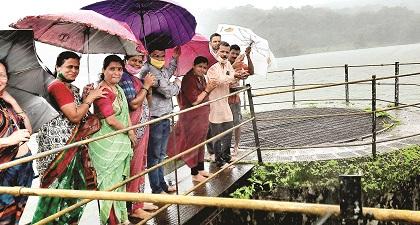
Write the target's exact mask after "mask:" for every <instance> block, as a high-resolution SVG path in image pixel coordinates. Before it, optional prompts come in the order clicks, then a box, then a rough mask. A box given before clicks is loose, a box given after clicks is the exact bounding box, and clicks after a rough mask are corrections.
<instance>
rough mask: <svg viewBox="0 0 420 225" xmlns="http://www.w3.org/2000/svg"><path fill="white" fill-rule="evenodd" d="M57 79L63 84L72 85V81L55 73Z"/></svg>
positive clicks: (61, 74)
mask: <svg viewBox="0 0 420 225" xmlns="http://www.w3.org/2000/svg"><path fill="white" fill-rule="evenodd" d="M57 78H58V79H59V80H61V81H63V82H65V83H72V82H73V81H74V80H68V79H67V78H65V77H64V74H63V73H61V72H59V73H57Z"/></svg>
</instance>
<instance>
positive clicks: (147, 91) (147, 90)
mask: <svg viewBox="0 0 420 225" xmlns="http://www.w3.org/2000/svg"><path fill="white" fill-rule="evenodd" d="M141 89H142V90H143V89H144V90H146V93H147V94H149V89H147V88H145V87H141Z"/></svg>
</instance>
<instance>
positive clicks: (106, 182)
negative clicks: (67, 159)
mask: <svg viewBox="0 0 420 225" xmlns="http://www.w3.org/2000/svg"><path fill="white" fill-rule="evenodd" d="M123 68H124V62H123V60H122V59H121V58H120V57H119V56H117V55H109V56H107V57H106V58H105V59H104V64H103V68H102V74H101V81H100V83H99V86H100V87H104V88H105V89H104V90H105V91H107V94H105V97H104V98H101V99H97V100H95V101H94V106H95V112H97V113H98V114H100V116H101V118H103V119H101V125H102V126H101V129H100V130H99V131H98V132H97V133H95V134H94V135H93V136H92V137H98V136H101V135H105V134H107V133H110V132H113V131H116V130H120V129H124V128H126V127H128V126H131V121H130V115H129V110H128V103H127V99H126V97H125V95H124V91H123V90H122V89H121V87H120V86H118V82H119V81H120V79H121V76H122V73H123ZM136 140H137V139H136V136H135V134H134V131H133V130H130V131H129V132H127V133H122V134H117V135H114V136H111V137H108V138H105V139H101V140H98V141H95V142H92V143H90V144H89V155H90V158H91V160H92V164H93V166H94V168H95V170H96V173H97V181H98V189H99V190H100V191H104V190H106V189H109V188H110V187H112V186H114V185H115V184H117V183H119V182H121V181H122V180H124V179H125V178H127V177H129V175H130V161H131V157H132V155H133V149H132V144H133V145H135V142H136ZM116 191H119V192H124V191H125V185H124V186H122V187H120V188H118V189H117V190H116ZM99 215H100V220H101V224H120V223H127V222H128V214H127V207H126V202H122V201H100V212H99Z"/></svg>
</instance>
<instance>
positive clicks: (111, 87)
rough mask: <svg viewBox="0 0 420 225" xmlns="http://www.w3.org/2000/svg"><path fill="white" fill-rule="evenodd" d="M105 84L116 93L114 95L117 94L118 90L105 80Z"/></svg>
mask: <svg viewBox="0 0 420 225" xmlns="http://www.w3.org/2000/svg"><path fill="white" fill-rule="evenodd" d="M104 83H105V84H106V86H108V87H109V88H110V89H111V91H112V92H113V93H114V94H116V93H117V89H116V88H115V87H114V86H111V85H110V84H109V83H108V82H106V81H105V80H104Z"/></svg>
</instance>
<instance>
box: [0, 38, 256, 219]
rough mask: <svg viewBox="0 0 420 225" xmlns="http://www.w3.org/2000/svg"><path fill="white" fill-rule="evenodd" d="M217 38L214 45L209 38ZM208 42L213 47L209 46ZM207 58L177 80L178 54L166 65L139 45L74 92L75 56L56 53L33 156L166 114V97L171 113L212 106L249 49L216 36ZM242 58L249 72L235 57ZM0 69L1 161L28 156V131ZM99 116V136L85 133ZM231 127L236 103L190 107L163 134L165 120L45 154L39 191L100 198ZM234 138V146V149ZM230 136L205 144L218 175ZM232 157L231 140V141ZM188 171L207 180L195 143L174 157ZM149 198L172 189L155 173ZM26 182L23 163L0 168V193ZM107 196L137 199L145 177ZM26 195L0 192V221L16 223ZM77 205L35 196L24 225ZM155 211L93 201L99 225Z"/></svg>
mask: <svg viewBox="0 0 420 225" xmlns="http://www.w3.org/2000/svg"><path fill="white" fill-rule="evenodd" d="M216 39H217V40H216ZM213 42H218V43H215V44H213ZM209 46H210V48H209V51H211V53H212V54H214V56H215V58H216V59H217V61H218V62H217V63H215V64H214V65H209V60H208V59H207V58H206V57H203V56H198V57H196V58H195V60H194V63H193V65H192V68H191V70H190V71H189V72H188V73H187V74H186V75H185V76H183V78H182V81H181V80H180V79H178V78H175V80H174V81H170V80H171V77H172V76H173V75H174V73H175V71H176V68H177V62H178V58H179V56H180V54H181V50H180V48H179V47H177V48H175V50H174V54H173V57H172V60H171V61H170V62H169V65H168V66H165V49H161V48H159V46H158V45H156V46H148V47H149V49H148V56H146V55H145V54H144V53H141V52H139V53H138V54H136V55H126V56H125V58H124V59H121V58H120V57H119V56H117V55H109V56H107V57H106V58H105V59H104V61H103V67H102V73H101V74H100V80H99V83H98V85H96V87H95V86H94V85H93V84H88V85H86V86H85V87H84V88H83V91H82V93H81V95H80V91H79V89H78V88H77V87H76V86H75V85H73V84H72V82H73V81H75V80H76V78H77V76H78V74H79V66H80V57H79V55H77V54H76V53H74V52H70V51H65V52H62V53H60V54H59V55H58V57H57V61H56V65H55V73H54V76H55V77H56V79H55V80H54V81H53V82H52V83H51V84H50V85H49V86H48V93H49V95H50V101H51V104H52V105H53V106H54V107H55V108H56V109H57V111H58V112H59V116H57V117H56V118H54V119H53V120H51V121H50V122H48V123H46V124H44V125H42V127H41V128H40V129H39V131H38V134H37V142H38V152H39V153H40V152H44V151H49V150H51V149H54V148H58V147H62V146H64V145H68V144H71V143H74V142H77V141H80V140H83V139H87V138H90V137H92V138H94V137H99V136H103V135H105V134H108V133H110V132H113V131H116V130H121V129H125V128H128V127H130V126H132V125H135V124H141V123H145V122H147V121H148V120H150V119H155V118H159V117H162V116H164V115H167V114H170V113H171V112H172V111H173V103H172V97H173V96H177V99H178V105H179V107H180V109H181V110H182V109H186V108H189V107H192V106H195V105H198V104H200V103H203V102H206V101H211V100H214V99H217V98H220V97H222V96H225V95H228V94H229V93H230V92H231V91H234V90H235V89H234V87H236V86H238V85H239V81H240V80H241V79H246V78H247V76H248V75H250V74H252V73H253V66H252V61H251V59H250V57H249V55H250V49H249V48H248V49H247V50H246V51H245V55H240V48H239V46H237V45H232V46H230V45H229V44H228V43H226V42H223V41H220V35H218V34H214V35H212V36H211V38H210V44H209ZM245 56H246V57H247V59H248V60H247V61H248V65H247V66H246V65H245V64H244V63H243V62H242V60H243V58H244V57H245ZM8 74H9V73H8V70H7V64H6V63H5V62H3V61H0V107H1V114H0V134H1V136H0V163H5V162H9V161H12V160H16V159H18V158H21V157H26V156H29V155H30V154H31V153H30V151H29V148H28V146H27V141H28V140H29V137H30V135H31V132H32V130H31V125H30V122H29V119H28V117H27V115H26V113H25V111H23V110H22V108H20V106H19V104H18V103H17V102H16V100H14V98H13V97H12V96H11V95H10V94H8V93H7V91H6V90H5V88H6V85H7V80H8ZM92 105H93V109H94V114H95V115H96V116H98V117H99V118H100V124H101V126H100V129H99V130H98V131H97V132H95V133H93V134H91V133H89V132H86V129H84V125H86V124H87V121H88V119H89V117H90V116H92V115H91V112H90V110H89V109H90V108H91V106H92ZM239 121H240V99H239V96H233V97H231V98H229V100H228V99H227V98H223V99H221V100H218V101H215V102H212V103H210V105H206V106H202V107H199V108H196V109H194V110H191V111H188V112H186V113H182V114H180V116H179V119H178V121H177V123H176V125H175V127H173V128H172V129H171V127H170V124H171V123H170V120H169V119H163V120H159V121H158V122H155V123H153V124H151V125H149V126H142V127H139V128H136V129H131V130H130V131H128V132H126V133H119V134H117V135H113V136H110V137H107V138H103V139H100V140H97V141H94V142H91V143H89V144H88V145H81V146H78V147H73V148H70V149H67V150H65V151H62V152H60V153H57V154H51V155H49V156H47V157H44V158H41V159H39V160H37V161H36V167H37V170H38V173H39V176H40V186H41V187H42V188H52V189H74V190H101V191H105V190H108V189H110V188H111V187H113V186H114V185H115V184H117V183H120V182H122V181H123V180H125V179H127V178H129V177H131V176H134V175H137V174H139V173H141V172H142V171H144V170H145V168H151V167H153V166H155V165H156V164H159V163H161V162H162V161H163V160H164V158H165V157H166V155H167V154H168V155H169V156H173V155H176V154H178V153H180V152H183V151H185V150H187V149H189V148H191V147H193V146H195V145H197V144H199V143H201V142H203V141H205V140H206V139H207V138H210V137H214V136H216V135H218V134H219V133H221V132H224V131H226V130H228V129H231V128H232V127H233V125H234V124H238V123H239ZM238 133H240V131H239V132H235V137H236V138H235V139H236V140H238V142H239V135H238ZM231 139H232V134H231V133H229V134H228V135H225V136H224V137H222V138H220V139H216V140H215V141H213V142H212V143H211V144H210V145H209V146H208V148H209V151H210V152H211V153H214V155H215V162H216V165H217V166H219V167H221V168H223V167H226V166H227V165H228V163H229V162H230V161H231V160H232V157H231V153H230V145H231ZM234 149H235V150H234V153H236V152H237V149H238V143H235V148H234ZM183 159H184V161H185V162H186V164H187V165H188V166H189V167H190V168H191V175H192V180H193V181H203V180H204V179H206V177H209V176H210V175H211V174H210V173H209V172H208V171H206V170H205V168H204V146H203V147H200V148H199V149H196V150H195V151H192V152H190V153H189V154H186V155H184V156H183ZM148 176H149V183H150V187H151V190H152V193H157V194H167V193H171V192H174V191H176V187H175V186H172V185H168V184H167V182H166V181H165V179H164V171H163V167H159V168H157V169H154V170H152V171H150V172H149V173H148ZM33 177H34V171H33V170H32V163H31V162H28V163H24V164H20V165H17V166H14V167H11V168H8V169H6V170H4V171H0V182H1V185H2V186H24V187H30V186H31V184H32V180H33ZM116 191H120V192H125V191H128V192H144V176H142V177H140V178H137V179H135V180H133V181H131V182H130V183H128V184H127V185H123V186H121V187H120V188H118V189H117V190H116ZM26 201H27V197H22V196H19V197H13V196H11V195H7V194H2V195H0V224H13V223H14V224H18V222H19V219H20V216H21V215H22V212H23V209H24V207H25V204H26ZM78 201H80V200H77V199H65V198H51V197H40V199H39V201H38V206H37V209H36V211H35V214H34V217H33V220H32V222H34V223H35V222H38V221H40V220H41V219H43V218H45V217H48V216H50V215H52V214H54V213H56V212H58V211H60V210H62V209H64V208H66V207H68V206H70V205H73V204H75V203H76V202H78ZM157 208H158V207H157V206H156V205H154V204H152V203H140V202H136V203H126V202H122V201H100V222H101V224H122V223H128V216H129V215H130V216H133V217H138V218H146V217H148V216H149V215H150V212H148V211H150V210H156V209H157ZM82 213H83V207H80V208H78V209H75V210H73V211H71V212H69V213H67V214H66V215H64V216H61V217H59V218H58V219H57V220H56V222H57V224H77V223H78V221H79V220H80V218H81V215H82Z"/></svg>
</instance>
